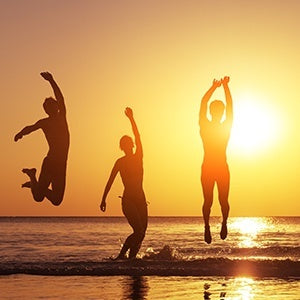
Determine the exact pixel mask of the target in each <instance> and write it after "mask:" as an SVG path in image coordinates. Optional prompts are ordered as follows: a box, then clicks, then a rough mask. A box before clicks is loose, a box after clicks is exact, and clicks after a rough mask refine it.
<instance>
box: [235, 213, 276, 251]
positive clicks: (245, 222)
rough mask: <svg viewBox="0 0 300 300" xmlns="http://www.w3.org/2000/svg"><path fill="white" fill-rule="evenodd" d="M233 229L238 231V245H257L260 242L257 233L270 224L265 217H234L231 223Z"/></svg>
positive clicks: (246, 246) (248, 246)
mask: <svg viewBox="0 0 300 300" xmlns="http://www.w3.org/2000/svg"><path fill="white" fill-rule="evenodd" d="M230 226H231V228H232V229H233V230H236V231H239V232H240V234H241V235H240V240H239V243H238V246H239V247H242V248H243V247H245V248H252V247H259V246H260V245H261V242H260V241H259V240H258V239H257V236H258V234H259V233H261V232H262V231H264V230H265V229H266V228H267V227H269V226H270V224H269V220H268V219H267V218H253V217H252V218H247V217H244V218H236V219H235V220H233V222H232V223H231V225H230Z"/></svg>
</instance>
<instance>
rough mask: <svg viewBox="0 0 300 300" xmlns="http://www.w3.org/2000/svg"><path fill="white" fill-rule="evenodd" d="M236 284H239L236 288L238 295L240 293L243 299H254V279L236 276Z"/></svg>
mask: <svg viewBox="0 0 300 300" xmlns="http://www.w3.org/2000/svg"><path fill="white" fill-rule="evenodd" d="M234 281H235V283H234V284H236V285H238V288H237V289H236V293H237V295H240V296H241V298H239V299H242V300H250V299H254V295H253V292H252V286H251V285H252V284H253V279H252V278H249V277H239V278H236V279H235V280H234Z"/></svg>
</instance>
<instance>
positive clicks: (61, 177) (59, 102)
mask: <svg viewBox="0 0 300 300" xmlns="http://www.w3.org/2000/svg"><path fill="white" fill-rule="evenodd" d="M41 76H42V77H43V78H44V79H45V80H46V81H48V82H49V83H50V85H51V87H52V89H53V91H54V95H55V98H56V99H54V98H52V97H49V98H46V99H45V101H44V103H43V107H44V110H45V112H46V113H47V114H48V117H47V118H44V119H41V120H39V121H37V122H36V123H35V124H33V125H29V126H26V127H24V128H23V129H22V130H21V131H20V132H19V133H17V134H16V135H15V138H14V140H15V141H18V140H19V139H21V138H22V137H23V136H24V135H27V134H29V133H31V132H33V131H36V130H38V129H42V130H43V132H44V134H45V137H46V140H47V142H48V145H49V151H48V154H47V156H46V157H45V158H44V160H43V164H42V168H41V172H40V176H39V179H38V180H37V178H36V169H35V168H32V169H23V170H22V172H23V173H25V174H26V175H28V177H29V179H30V181H28V182H25V183H24V184H22V187H26V188H30V189H31V192H32V195H33V198H34V200H35V201H37V202H41V201H43V200H44V198H45V197H46V198H47V199H48V200H49V201H50V202H51V203H52V204H53V205H56V206H58V205H59V204H60V203H61V202H62V200H63V196H64V191H65V183H66V167H67V158H68V151H69V140H70V136H69V129H68V124H67V119H66V107H65V101H64V97H63V95H62V92H61V90H60V89H59V87H58V85H57V83H56V82H55V80H54V79H53V76H52V75H51V74H50V73H49V72H42V73H41ZM50 184H51V189H50V188H49V186H50Z"/></svg>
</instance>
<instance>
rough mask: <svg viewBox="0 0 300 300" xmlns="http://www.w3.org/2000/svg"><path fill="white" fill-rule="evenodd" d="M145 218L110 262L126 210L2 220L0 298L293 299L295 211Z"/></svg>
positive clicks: (299, 243)
mask: <svg viewBox="0 0 300 300" xmlns="http://www.w3.org/2000/svg"><path fill="white" fill-rule="evenodd" d="M220 221H221V219H220V218H219V217H212V218H211V231H212V238H213V241H212V243H211V244H210V245H207V244H206V243H205V242H204V240H203V220H202V218H201V217H150V218H149V226H148V230H147V234H146V237H145V240H144V242H143V245H142V248H141V250H140V253H139V257H138V258H137V259H136V260H133V261H128V260H124V261H113V260H112V259H111V258H113V257H115V256H117V254H118V252H119V251H120V248H121V245H122V243H123V242H124V241H125V238H126V237H127V236H128V235H129V234H130V233H131V228H130V226H129V225H128V224H127V222H126V220H125V218H124V217H1V218H0V236H1V240H0V299H224V300H225V299H227V300H228V299H242V300H244V299H247V300H248V299H300V281H299V279H300V217H258V218H255V217H251V218H250V217H249V218H248V217H232V218H229V220H228V232H229V233H228V237H227V239H226V240H225V241H223V240H221V239H220V237H219V231H220Z"/></svg>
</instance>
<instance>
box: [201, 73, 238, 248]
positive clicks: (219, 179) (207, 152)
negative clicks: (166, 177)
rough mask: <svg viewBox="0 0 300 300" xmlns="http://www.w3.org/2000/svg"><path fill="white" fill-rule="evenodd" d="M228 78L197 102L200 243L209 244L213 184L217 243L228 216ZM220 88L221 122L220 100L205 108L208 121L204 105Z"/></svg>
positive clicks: (229, 117)
mask: <svg viewBox="0 0 300 300" xmlns="http://www.w3.org/2000/svg"><path fill="white" fill-rule="evenodd" d="M228 82H229V77H227V76H226V77H224V78H223V79H221V80H220V81H219V80H214V81H213V84H212V86H211V88H210V89H209V90H208V91H207V92H206V94H205V95H204V97H203V98H202V101H201V106H200V113H199V125H200V135H201V139H202V142H203V148H204V159H203V163H202V173H201V184H202V190H203V196H204V204H203V207H202V212H203V218H204V224H205V231H204V239H205V241H206V242H207V243H208V244H210V243H211V233H210V228H209V215H210V209H211V206H212V203H213V189H214V185H215V183H216V184H217V187H218V193H219V202H220V205H221V210H222V215H223V222H222V227H221V232H220V237H221V239H223V240H224V239H226V237H227V218H228V213H229V204H228V193H229V181H230V175H229V169H228V165H227V159H226V148H227V144H228V140H229V137H230V131H231V127H232V119H233V113H232V99H231V94H230V91H229V88H228ZM221 85H223V88H224V92H225V98H226V113H225V120H224V121H223V122H221V121H222V117H223V114H224V111H225V105H224V103H223V102H222V101H220V100H214V101H212V102H211V104H210V105H209V112H210V115H211V121H210V120H208V118H207V109H208V101H209V100H210V98H211V96H212V94H213V92H214V91H215V89H216V88H217V87H220V86H221Z"/></svg>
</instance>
